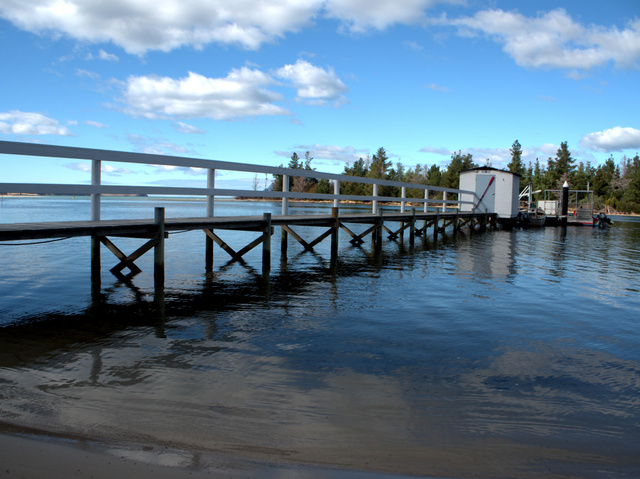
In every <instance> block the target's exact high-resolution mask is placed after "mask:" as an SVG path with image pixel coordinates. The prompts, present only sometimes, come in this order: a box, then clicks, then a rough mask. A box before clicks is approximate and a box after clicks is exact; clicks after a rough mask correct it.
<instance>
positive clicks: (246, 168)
mask: <svg viewBox="0 0 640 479" xmlns="http://www.w3.org/2000/svg"><path fill="white" fill-rule="evenodd" d="M0 154H1V155H18V156H28V157H41V158H57V159H73V160H84V161H91V184H59V183H0V194H7V193H11V194H38V195H71V196H74V195H90V196H91V220H92V221H99V220H100V197H101V195H147V196H148V195H158V196H196V197H205V199H206V216H207V217H213V216H214V199H215V198H216V197H247V198H280V199H282V214H283V215H288V214H289V200H290V199H300V200H320V201H323V200H324V201H326V200H330V201H331V200H332V201H333V206H334V207H335V208H338V207H339V205H340V202H341V201H357V202H370V203H371V206H372V213H374V214H377V213H378V205H379V202H399V203H400V211H401V212H402V213H404V212H405V207H406V204H407V203H413V204H421V205H423V208H424V212H425V213H427V211H428V207H429V205H430V204H432V205H438V206H440V207H441V208H442V211H443V212H444V211H446V208H447V206H459V205H460V204H464V203H468V204H475V201H461V200H460V196H461V195H460V193H464V194H467V195H468V194H471V195H473V197H474V198H476V200H477V195H476V193H475V192H473V191H467V190H459V189H454V188H444V187H439V186H431V185H425V184H421V183H405V182H399V181H390V180H383V179H375V178H365V177H358V176H348V175H341V174H335V173H323V172H319V171H315V170H302V169H292V168H283V167H275V166H265V165H257V164H248V163H238V162H229V161H220V160H210V159H200V158H189V157H180V156H168V155H167V156H165V155H158V154H149V153H132V152H124V151H114V150H101V149H93V148H78V147H69V146H57V145H45V144H38V143H23V142H12V141H0ZM103 162H118V163H131V164H142V165H161V166H172V167H185V168H201V169H203V170H205V171H206V174H207V181H206V186H204V187H179V186H134V185H107V184H103V183H102V179H101V178H102V164H103ZM219 171H235V172H246V173H251V174H267V175H282V177H283V181H282V185H283V191H270V190H257V189H253V190H250V189H225V188H216V186H215V178H216V172H219ZM293 177H303V178H315V179H325V180H328V181H329V182H330V183H332V184H333V193H310V192H296V191H290V188H289V178H293ZM341 182H352V183H364V184H369V185H372V192H373V194H372V195H344V194H340V184H341ZM382 186H391V187H396V188H399V189H400V191H401V196H400V197H396V196H380V195H378V191H379V189H380V187H382ZM408 189H413V190H422V191H423V192H424V194H423V195H421V196H422V197H420V198H410V197H407V190H408ZM431 192H438V193H442V198H431V197H430V194H431ZM453 194H457V195H458V199H449V198H450V197H449V198H448V195H453ZM467 197H468V196H467Z"/></svg>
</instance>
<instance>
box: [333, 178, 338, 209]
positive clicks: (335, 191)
mask: <svg viewBox="0 0 640 479" xmlns="http://www.w3.org/2000/svg"><path fill="white" fill-rule="evenodd" d="M333 194H334V195H339V194H340V180H334V181H333ZM339 206H340V200H339V199H338V198H335V199H334V200H333V207H334V208H338V207H339Z"/></svg>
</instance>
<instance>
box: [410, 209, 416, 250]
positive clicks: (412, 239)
mask: <svg viewBox="0 0 640 479" xmlns="http://www.w3.org/2000/svg"><path fill="white" fill-rule="evenodd" d="M415 242H416V209H415V208H411V226H410V227H409V244H410V245H411V246H413V245H414V244H415Z"/></svg>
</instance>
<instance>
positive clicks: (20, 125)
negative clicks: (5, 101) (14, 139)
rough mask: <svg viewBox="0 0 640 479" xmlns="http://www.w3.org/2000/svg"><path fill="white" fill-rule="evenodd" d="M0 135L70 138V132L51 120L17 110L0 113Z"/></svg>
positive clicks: (38, 114)
mask: <svg viewBox="0 0 640 479" xmlns="http://www.w3.org/2000/svg"><path fill="white" fill-rule="evenodd" d="M0 133H4V134H12V135H57V136H71V132H70V131H69V130H68V129H67V128H65V127H64V126H62V125H60V123H58V121H57V120H54V119H53V118H49V117H46V116H44V115H42V114H41V113H33V112H24V111H18V110H13V111H10V112H8V113H0Z"/></svg>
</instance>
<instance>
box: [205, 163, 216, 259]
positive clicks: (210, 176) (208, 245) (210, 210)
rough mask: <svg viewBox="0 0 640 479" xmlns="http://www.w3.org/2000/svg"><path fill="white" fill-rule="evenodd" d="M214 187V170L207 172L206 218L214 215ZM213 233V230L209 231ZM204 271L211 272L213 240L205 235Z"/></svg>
mask: <svg viewBox="0 0 640 479" xmlns="http://www.w3.org/2000/svg"><path fill="white" fill-rule="evenodd" d="M215 186H216V170H214V169H209V170H207V188H208V189H209V194H208V195H207V212H206V213H207V218H213V215H214V214H215V213H214V205H213V201H214V195H213V189H214V188H215ZM211 231H213V229H211ZM204 263H205V271H212V270H213V238H210V237H209V235H205V259H204Z"/></svg>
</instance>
